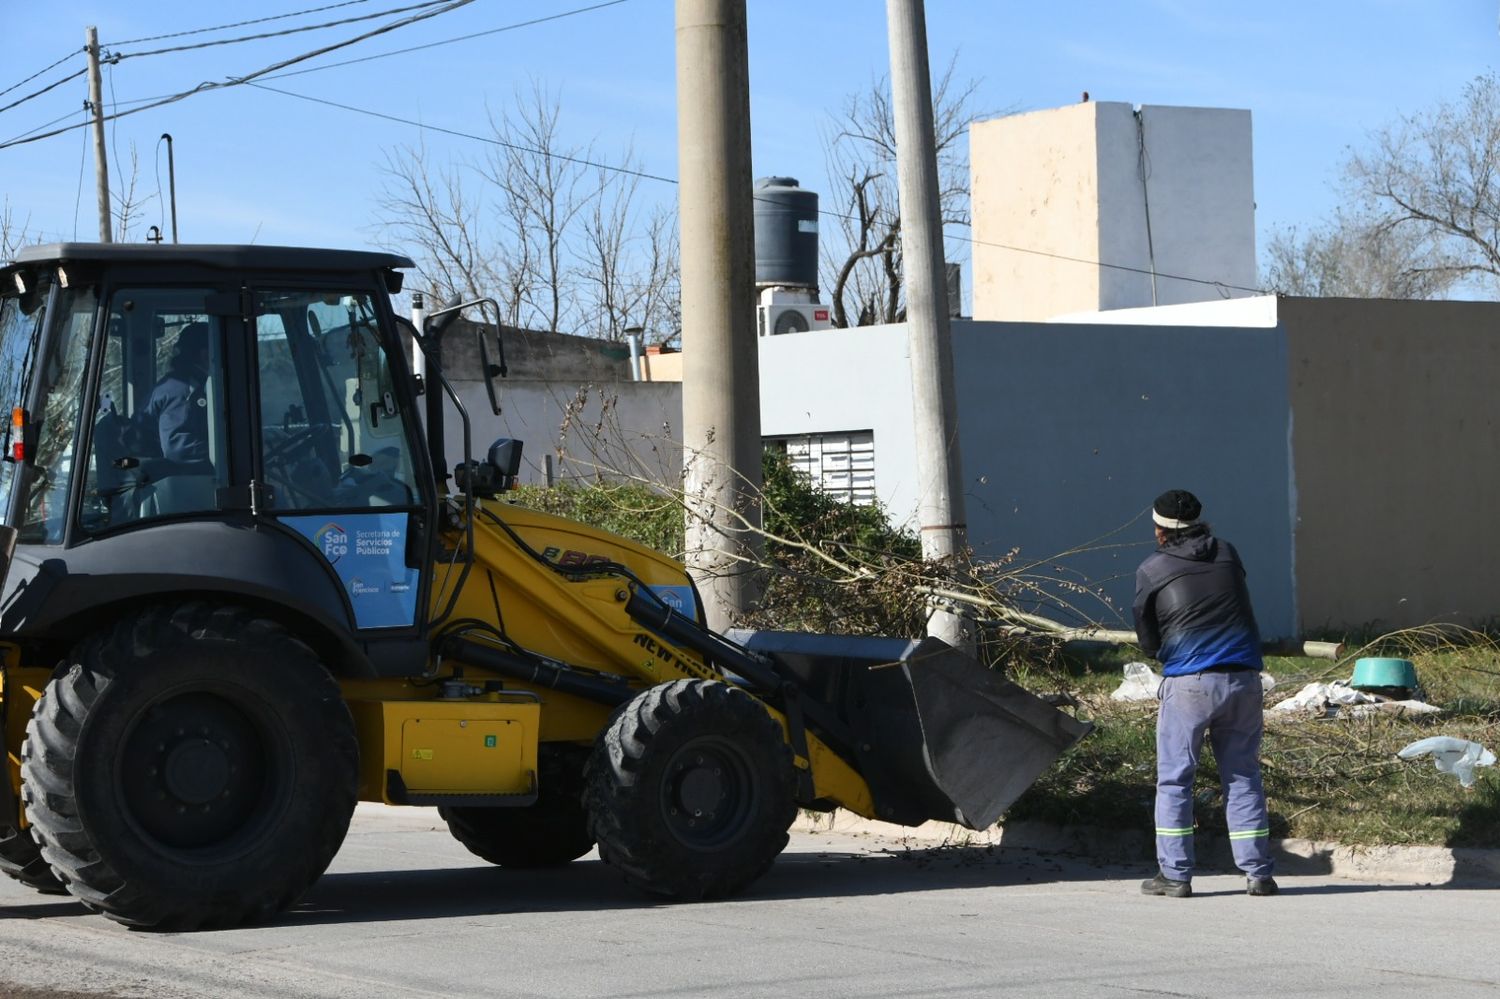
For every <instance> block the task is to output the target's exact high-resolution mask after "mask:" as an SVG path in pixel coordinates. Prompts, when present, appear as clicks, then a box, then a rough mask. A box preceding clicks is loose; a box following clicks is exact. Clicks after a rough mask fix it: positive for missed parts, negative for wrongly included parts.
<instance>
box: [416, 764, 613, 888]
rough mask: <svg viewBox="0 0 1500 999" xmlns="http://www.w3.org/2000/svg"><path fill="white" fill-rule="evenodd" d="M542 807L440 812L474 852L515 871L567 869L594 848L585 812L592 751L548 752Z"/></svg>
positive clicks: (463, 807) (543, 771) (539, 798)
mask: <svg viewBox="0 0 1500 999" xmlns="http://www.w3.org/2000/svg"><path fill="white" fill-rule="evenodd" d="M541 752H542V758H541V760H540V761H539V763H538V769H539V770H540V771H541V773H540V774H539V775H538V786H537V799H536V803H535V804H532V805H530V806H528V807H526V808H474V807H470V806H466V805H444V806H442V807H440V808H438V814H439V815H441V816H442V817H443V821H444V822H447V823H448V831H449V832H451V833H452V834H453V838H454V839H456V840H458V841H459V842H460V843H462V844H463V845H464V846H466V847H467V848H468V850H469V852H470V853H472V854H474V855H475V856H476V857H481V858H483V859H484V860H487V861H489V862H490V863H492V864H498V865H500V866H501V867H509V868H512V869H515V870H530V869H535V868H541V867H561V866H562V865H563V864H567V863H571V862H572V861H574V860H577V859H578V858H579V857H581V856H583V855H584V854H586V853H588V852H589V851H590V850H592V849H593V848H594V837H593V836H591V835H590V834H589V829H588V815H587V814H586V813H585V812H584V810H583V765H584V760H585V758H586V757H587V751H586V750H582V749H575V748H573V747H567V748H565V749H561V748H560V749H551V748H548V747H543V748H542V751H541Z"/></svg>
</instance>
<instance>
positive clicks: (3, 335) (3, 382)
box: [0, 282, 47, 518]
mask: <svg viewBox="0 0 1500 999" xmlns="http://www.w3.org/2000/svg"><path fill="white" fill-rule="evenodd" d="M7 283H8V282H7ZM6 290H7V291H9V290H10V289H9V288H7V289H6ZM46 301H47V288H46V286H45V283H43V284H42V285H41V286H39V287H34V288H29V289H28V293H27V294H25V295H15V294H9V295H6V296H4V297H3V298H0V407H3V410H0V420H3V421H4V430H3V432H0V442H3V445H4V447H3V454H4V460H3V461H0V518H4V517H7V515H8V514H9V511H10V497H11V492H12V489H13V486H14V483H15V479H16V470H17V465H16V463H15V461H14V460H13V458H12V454H13V451H12V444H13V443H15V442H14V441H13V440H12V436H11V411H12V410H14V409H17V408H19V407H22V406H24V405H25V404H26V382H27V378H28V376H29V373H30V369H31V355H32V352H33V350H34V349H35V343H36V335H37V331H38V330H39V329H40V328H41V324H42V318H43V316H44V315H45V314H46V311H47V310H46V307H45V303H46Z"/></svg>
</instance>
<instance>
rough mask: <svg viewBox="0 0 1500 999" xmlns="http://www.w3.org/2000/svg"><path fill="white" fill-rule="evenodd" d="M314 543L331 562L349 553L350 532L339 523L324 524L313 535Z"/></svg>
mask: <svg viewBox="0 0 1500 999" xmlns="http://www.w3.org/2000/svg"><path fill="white" fill-rule="evenodd" d="M313 543H314V544H316V545H317V546H318V548H319V549H320V550H321V551H322V552H323V557H324V558H326V559H327V560H328V562H329V564H330V565H331V564H333V563H335V562H337V561H338V560H339V559H341V558H343V557H344V556H345V555H348V554H349V533H348V532H347V531H345V530H344V529H343V528H342V527H340V526H339V525H337V524H332V523H329V524H324V525H323V526H322V527H320V528H318V531H317V533H316V534H314V535H313Z"/></svg>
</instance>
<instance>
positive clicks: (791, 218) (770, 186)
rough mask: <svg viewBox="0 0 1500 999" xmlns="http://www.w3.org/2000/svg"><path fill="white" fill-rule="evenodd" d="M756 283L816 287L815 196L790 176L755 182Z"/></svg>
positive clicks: (816, 203) (816, 235)
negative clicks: (799, 185)
mask: <svg viewBox="0 0 1500 999" xmlns="http://www.w3.org/2000/svg"><path fill="white" fill-rule="evenodd" d="M755 284H756V286H757V287H761V288H764V287H766V286H768V285H778V286H782V287H790V288H816V287H817V286H818V195H817V194H816V193H815V192H813V191H804V190H803V189H802V188H800V187H798V186H797V181H796V180H795V179H793V178H791V177H762V178H761V179H760V180H758V181H756V182H755Z"/></svg>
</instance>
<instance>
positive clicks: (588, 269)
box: [578, 159, 682, 341]
mask: <svg viewBox="0 0 1500 999" xmlns="http://www.w3.org/2000/svg"><path fill="white" fill-rule="evenodd" d="M632 162H633V160H630V159H627V160H626V163H627V164H629V163H632ZM639 183H640V179H639V178H638V177H622V176H620V175H612V174H610V173H609V172H607V171H604V170H600V171H599V173H598V176H597V185H598V186H597V188H596V190H595V191H594V192H593V193H592V194H591V196H590V197H589V199H588V208H587V211H586V212H585V213H584V217H583V220H582V232H583V240H582V246H581V249H580V253H579V258H580V269H579V274H578V285H579V288H580V291H581V292H582V295H583V300H582V306H583V308H584V310H585V311H586V313H587V315H588V325H589V326H590V328H592V329H595V330H597V331H598V335H599V336H601V337H603V338H604V339H606V340H615V341H618V340H622V339H623V338H624V336H625V331H626V330H627V329H631V328H633V327H636V326H639V327H641V328H642V329H645V330H648V331H653V332H654V335H655V337H656V339H665V338H666V337H667V336H669V335H670V334H671V333H672V331H675V330H677V329H679V328H680V327H681V325H682V324H681V319H680V309H679V288H678V256H677V216H676V213H675V212H672V211H670V210H668V209H666V208H664V207H660V206H659V207H657V208H656V209H654V210H653V211H652V212H651V213H650V215H649V216H648V217H647V218H645V219H644V221H643V220H642V219H641V218H639V215H640V214H641V213H640V211H639V210H638V208H637V199H636V187H637V185H638V184H639Z"/></svg>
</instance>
